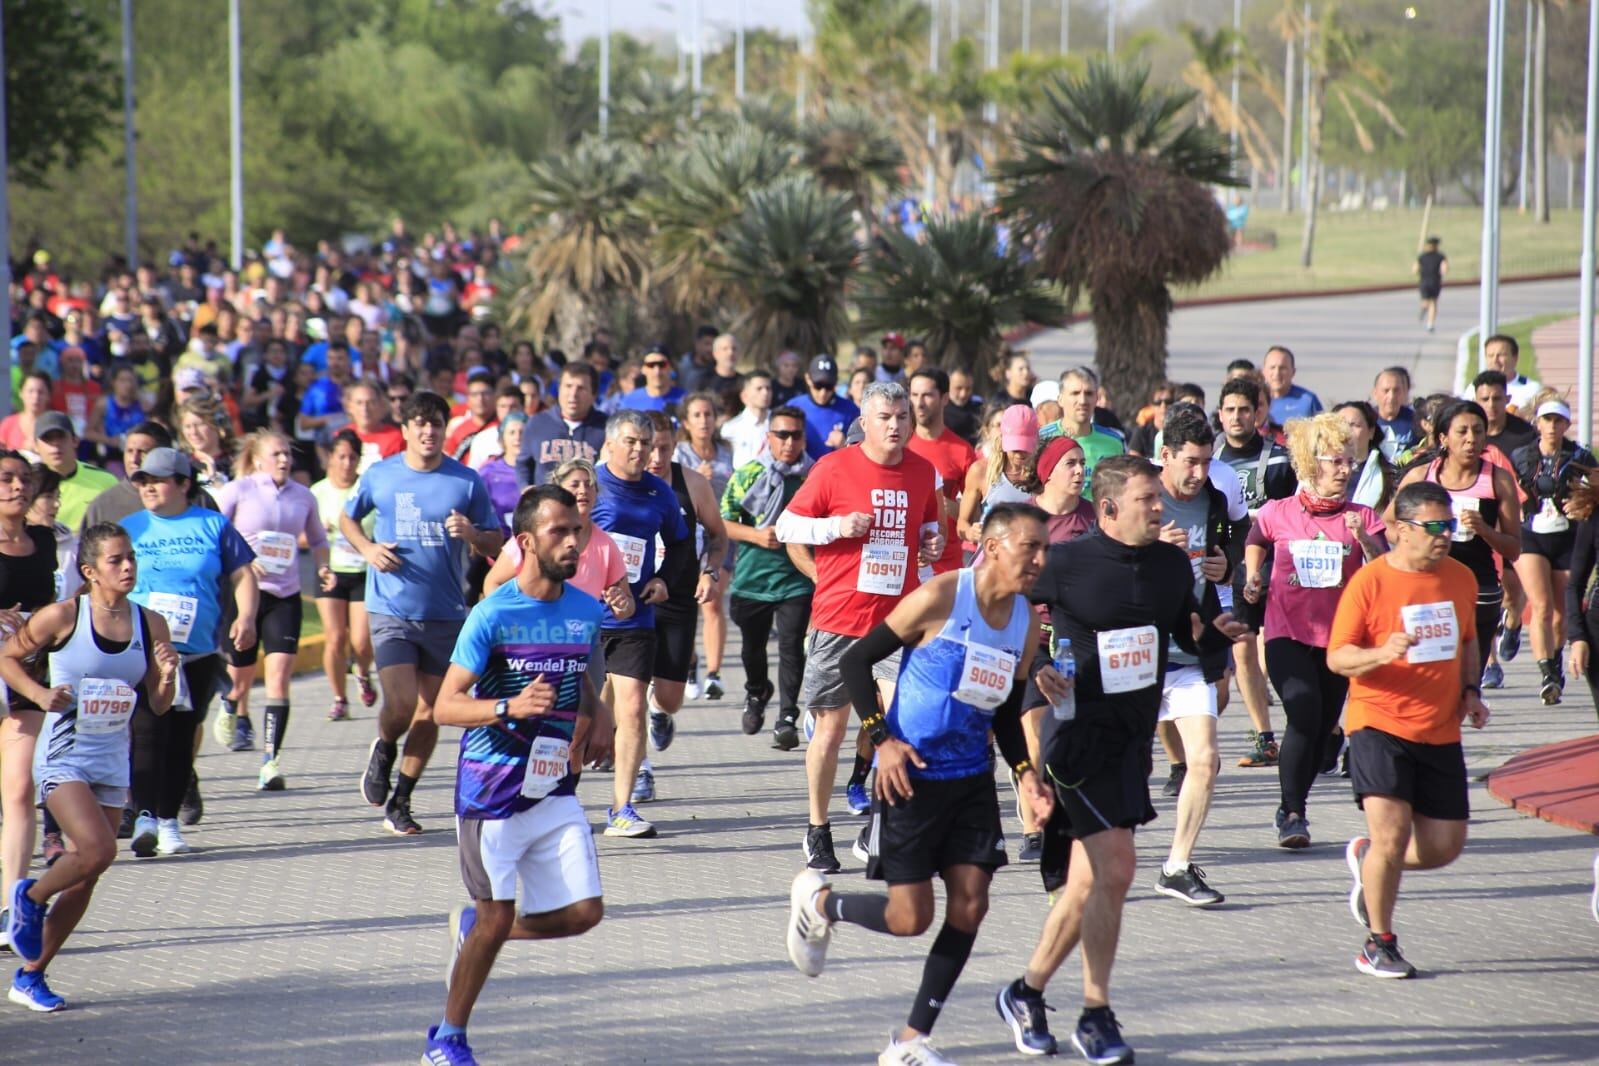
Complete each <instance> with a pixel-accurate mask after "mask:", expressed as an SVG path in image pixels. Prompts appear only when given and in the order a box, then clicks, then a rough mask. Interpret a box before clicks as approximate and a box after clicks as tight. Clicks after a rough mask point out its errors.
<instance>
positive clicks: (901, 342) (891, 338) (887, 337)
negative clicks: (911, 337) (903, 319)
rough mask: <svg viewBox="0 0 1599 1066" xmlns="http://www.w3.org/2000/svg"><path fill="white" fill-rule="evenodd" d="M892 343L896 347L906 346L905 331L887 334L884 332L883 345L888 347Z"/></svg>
mask: <svg viewBox="0 0 1599 1066" xmlns="http://www.w3.org/2000/svg"><path fill="white" fill-rule="evenodd" d="M891 344H892V345H893V346H894V347H896V348H903V347H905V334H903V333H885V334H883V347H885V348H886V347H888V346H889V345H891Z"/></svg>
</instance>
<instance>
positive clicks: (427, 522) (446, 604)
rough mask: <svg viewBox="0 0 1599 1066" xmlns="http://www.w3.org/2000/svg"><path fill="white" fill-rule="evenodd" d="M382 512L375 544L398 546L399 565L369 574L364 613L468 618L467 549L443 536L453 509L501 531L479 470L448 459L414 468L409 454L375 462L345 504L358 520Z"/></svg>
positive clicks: (486, 527) (373, 569)
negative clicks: (431, 466)
mask: <svg viewBox="0 0 1599 1066" xmlns="http://www.w3.org/2000/svg"><path fill="white" fill-rule="evenodd" d="M373 511H376V512H377V513H378V520H377V527H376V528H375V529H374V531H373V534H372V539H373V540H374V541H376V542H377V543H379V544H393V545H394V546H395V547H394V553H395V554H396V555H398V556H399V557H400V568H399V569H398V570H396V571H394V572H393V573H392V574H385V573H383V572H382V571H381V570H379V569H378V568H377V567H375V566H369V567H367V569H366V609H367V610H368V611H374V612H376V613H378V614H387V615H392V616H394V617H395V618H409V619H412V620H424V619H427V620H437V621H446V622H454V621H458V620H460V619H461V618H463V617H465V615H466V595H465V593H464V592H462V589H463V588H464V586H465V581H466V560H467V553H468V552H467V544H466V541H464V540H456V539H455V538H454V537H452V536H450V535H449V534H448V533H446V532H445V531H444V520H445V519H447V518H449V517H450V512H451V511H460V512H461V513H462V514H464V515H466V517H467V519H468V520H469V521H470V522H471V523H472V525H473V526H474V527H476V528H477V529H482V530H494V531H498V530H499V528H500V519H499V517H498V516H497V515H495V513H494V504H493V502H492V501H491V500H490V499H489V490H488V489H487V488H486V487H485V486H484V484H483V479H482V478H480V477H478V476H477V472H476V471H475V470H471V469H468V468H467V467H465V466H463V465H462V464H460V463H458V462H456V461H455V460H454V459H451V458H449V457H448V456H445V457H444V458H443V459H442V460H441V461H440V462H439V465H438V466H437V467H435V468H434V469H432V470H412V469H411V468H410V467H409V466H407V465H406V462H405V453H404V452H400V453H399V454H398V455H391V456H389V457H388V458H387V459H383V460H381V461H379V462H376V463H373V464H372V465H371V466H370V467H368V468H367V471H366V473H364V474H362V475H361V480H360V481H359V482H358V483H357V484H356V486H355V492H353V493H351V495H350V501H349V503H347V504H346V505H345V513H346V514H348V515H349V516H350V517H351V518H353V519H355V520H356V521H357V522H359V521H360V520H361V519H363V518H365V517H366V516H367V515H368V514H370V513H372V512H373Z"/></svg>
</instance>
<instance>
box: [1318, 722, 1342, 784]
mask: <svg viewBox="0 0 1599 1066" xmlns="http://www.w3.org/2000/svg"><path fill="white" fill-rule="evenodd" d="M1343 752H1344V731H1343V730H1342V729H1334V730H1333V731H1332V736H1330V737H1328V738H1327V747H1326V750H1324V751H1323V752H1322V754H1321V772H1322V773H1324V774H1330V773H1335V772H1336V771H1337V770H1338V756H1340V755H1342V754H1343Z"/></svg>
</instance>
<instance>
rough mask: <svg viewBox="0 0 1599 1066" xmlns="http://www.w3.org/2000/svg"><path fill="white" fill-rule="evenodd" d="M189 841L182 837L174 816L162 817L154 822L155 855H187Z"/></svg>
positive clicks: (189, 849)
mask: <svg viewBox="0 0 1599 1066" xmlns="http://www.w3.org/2000/svg"><path fill="white" fill-rule="evenodd" d="M191 850H193V849H191V848H190V847H189V842H188V841H187V840H184V839H183V831H182V830H180V829H179V828H178V820H177V819H176V818H162V819H160V820H158V821H157V822H156V828H155V851H156V854H157V855H187V854H188V853H189V852H190V851H191Z"/></svg>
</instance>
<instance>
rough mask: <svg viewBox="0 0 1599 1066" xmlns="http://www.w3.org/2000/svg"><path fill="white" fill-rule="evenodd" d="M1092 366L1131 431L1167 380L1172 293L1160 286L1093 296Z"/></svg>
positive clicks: (1150, 284)
mask: <svg viewBox="0 0 1599 1066" xmlns="http://www.w3.org/2000/svg"><path fill="white" fill-rule="evenodd" d="M1089 302H1090V308H1091V311H1092V314H1093V319H1094V364H1095V368H1096V369H1097V370H1098V371H1099V376H1100V382H1101V384H1102V385H1103V386H1104V388H1105V393H1106V395H1107V396H1108V397H1109V398H1110V403H1111V406H1112V407H1114V408H1115V410H1116V413H1117V415H1119V416H1120V417H1121V419H1122V421H1123V422H1124V423H1125V424H1127V425H1132V424H1133V420H1134V419H1135V418H1136V417H1137V415H1138V411H1139V409H1140V408H1141V407H1143V405H1144V404H1145V403H1146V402H1148V400H1149V397H1150V396H1151V395H1153V394H1154V389H1155V386H1157V385H1159V384H1160V383H1161V382H1162V381H1165V380H1166V327H1167V324H1168V322H1169V320H1170V318H1171V304H1172V301H1171V292H1170V290H1168V289H1167V288H1166V286H1165V285H1164V284H1162V283H1161V282H1159V281H1151V282H1148V283H1146V284H1144V285H1140V286H1138V287H1137V288H1133V289H1127V290H1119V291H1116V292H1103V293H1102V292H1098V291H1096V292H1094V293H1093V295H1092V297H1091V299H1090V301H1089Z"/></svg>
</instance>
